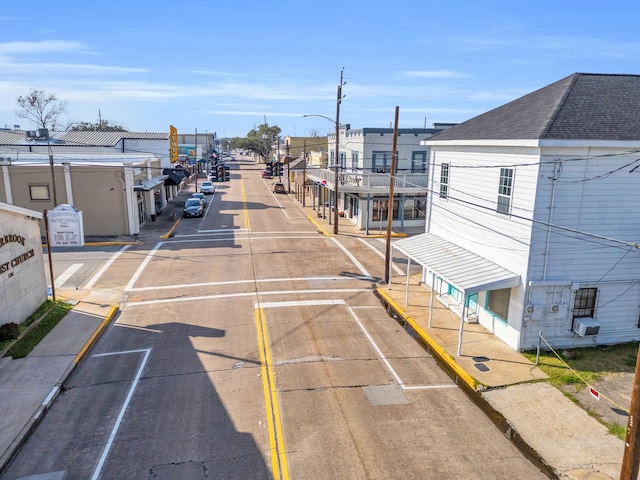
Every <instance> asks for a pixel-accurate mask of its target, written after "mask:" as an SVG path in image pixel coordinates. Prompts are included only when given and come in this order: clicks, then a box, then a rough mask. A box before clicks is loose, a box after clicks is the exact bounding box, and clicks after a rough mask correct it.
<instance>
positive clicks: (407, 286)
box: [391, 246, 411, 306]
mask: <svg viewBox="0 0 640 480" xmlns="http://www.w3.org/2000/svg"><path fill="white" fill-rule="evenodd" d="M391 248H392V250H391V251H393V246H392V247H391ZM410 271H411V257H407V285H406V288H405V291H404V304H405V305H407V306H409V272H410Z"/></svg>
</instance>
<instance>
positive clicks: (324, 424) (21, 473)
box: [3, 161, 546, 480]
mask: <svg viewBox="0 0 640 480" xmlns="http://www.w3.org/2000/svg"><path fill="white" fill-rule="evenodd" d="M231 168H232V170H231V181H230V182H229V183H223V184H218V185H217V192H216V194H215V195H214V196H213V197H212V198H211V197H210V198H208V202H207V203H208V204H207V210H206V214H205V216H204V217H203V218H202V219H195V218H194V219H183V220H182V221H181V223H180V225H179V228H178V229H177V231H176V232H175V233H176V234H175V236H174V237H172V238H171V239H167V240H163V241H160V242H157V243H154V244H149V245H136V246H132V247H131V248H128V249H125V250H122V251H120V250H118V251H117V252H116V251H115V250H111V251H109V252H108V253H109V254H110V255H112V256H113V257H115V259H114V260H113V261H112V262H111V263H109V265H108V267H107V268H106V269H104V271H103V272H102V273H101V274H100V275H96V274H94V275H91V272H85V273H84V274H83V276H82V278H83V280H82V281H78V282H77V283H79V285H78V288H80V289H87V290H89V291H88V292H87V296H88V298H95V299H96V301H99V300H98V299H102V298H113V297H114V295H115V294H117V295H119V301H120V302H121V313H120V314H119V316H118V318H117V320H116V321H115V323H114V324H112V325H111V326H110V327H109V328H108V330H107V331H106V332H105V334H104V335H103V336H102V337H101V339H100V340H99V341H98V342H97V344H96V345H95V346H94V348H93V349H92V351H91V353H90V355H89V356H88V357H87V358H86V359H85V360H84V361H83V362H82V363H81V365H80V366H79V368H78V369H77V370H76V372H75V374H74V376H73V378H72V381H71V382H70V383H69V384H68V385H67V389H66V390H65V391H64V392H63V393H62V394H61V395H60V396H59V397H58V399H57V401H56V403H55V404H54V405H53V407H52V408H51V410H50V412H49V413H48V414H47V416H46V417H45V419H44V420H43V422H42V423H41V424H40V425H39V427H38V429H37V430H36V432H35V433H34V435H32V437H31V438H30V440H29V441H28V442H27V444H26V445H25V446H24V448H23V449H22V450H21V452H20V454H19V455H18V457H17V458H16V460H15V461H14V462H13V464H12V465H11V467H10V469H9V470H8V471H7V472H6V474H5V476H4V477H3V478H6V479H17V478H21V477H26V476H28V475H36V474H48V475H49V476H48V477H46V478H47V479H54V478H59V479H62V478H65V479H66V478H70V479H89V478H96V479H97V478H102V479H160V480H162V479H205V478H216V479H271V478H276V479H288V478H291V479H294V478H296V479H336V478H340V479H342V478H344V479H389V478H403V479H414V478H415V479H431V478H433V479H443V478H455V479H513V478H527V479H536V478H546V477H545V476H544V475H543V474H542V473H541V472H540V471H539V470H538V469H537V468H535V467H534V466H533V465H532V464H531V463H529V461H527V459H525V458H524V457H523V456H522V454H521V453H520V452H519V451H518V450H517V449H516V448H515V447H514V446H513V445H512V444H511V443H510V442H509V441H508V439H506V438H505V437H504V436H503V435H502V434H501V433H500V432H499V431H498V429H497V428H496V427H495V426H494V425H493V424H492V423H491V421H490V420H489V419H488V418H487V417H485V415H484V414H483V413H482V412H481V411H480V410H479V409H478V408H477V407H476V406H475V405H474V404H473V403H472V402H471V401H470V400H469V398H468V397H467V396H466V395H465V393H464V392H463V391H462V390H461V389H460V388H458V387H457V386H456V385H455V384H454V383H453V382H452V380H451V379H450V378H449V376H448V375H447V374H446V373H445V372H443V371H442V370H441V369H440V368H439V367H438V365H437V364H436V362H435V360H434V359H433V358H432V357H431V356H430V355H429V354H428V353H427V352H426V351H425V350H424V349H423V348H422V347H420V345H418V343H416V342H415V341H414V340H413V339H412V338H411V337H410V336H409V335H408V334H407V333H406V332H405V331H404V330H403V329H402V328H401V327H400V325H399V324H397V323H396V322H395V321H393V320H392V319H391V318H389V317H388V316H387V314H386V312H385V311H384V309H383V308H382V307H381V306H380V303H379V302H378V301H377V300H376V298H375V297H374V295H373V293H372V291H371V284H372V282H373V281H375V280H377V279H379V278H381V277H382V276H383V261H382V260H381V258H380V251H381V250H382V249H384V245H383V244H382V243H381V242H379V241H377V240H375V239H360V238H355V237H340V236H339V237H337V238H334V237H327V236H323V235H320V234H319V233H317V232H316V230H315V229H314V228H313V227H312V226H311V224H310V222H309V221H308V219H307V218H306V217H305V216H304V215H303V213H302V211H301V209H300V208H299V207H298V205H297V203H296V201H295V199H294V198H293V195H292V196H288V195H274V194H273V193H272V192H271V182H272V181H273V180H267V181H265V180H262V179H261V178H260V176H259V172H260V168H259V167H258V166H257V165H254V164H253V163H252V162H249V161H235V162H232V164H231ZM105 253H106V251H105ZM113 257H111V258H113ZM100 259H101V260H102V261H103V262H106V261H107V260H106V259H104V257H100ZM102 265H105V263H102V264H101V266H102ZM94 267H95V272H98V271H99V270H100V268H101V267H100V268H99V267H98V264H97V263H95V264H94ZM68 268H69V267H68V266H67V267H66V268H62V267H61V268H58V269H56V268H54V271H56V270H58V272H60V271H62V272H65V271H67V269H68ZM72 276H73V275H70V276H69V278H68V279H67V280H66V282H71V284H73V282H74V280H71V277H72ZM83 282H84V283H83ZM87 283H90V288H87V287H86V285H87Z"/></svg>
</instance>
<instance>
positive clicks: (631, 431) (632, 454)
mask: <svg viewBox="0 0 640 480" xmlns="http://www.w3.org/2000/svg"><path fill="white" fill-rule="evenodd" d="M638 420H640V348H639V349H638V356H637V358H636V372H635V375H634V378H633V389H632V390H631V405H630V407H629V418H628V420H627V435H626V437H625V439H624V451H623V456H622V468H621V469H620V480H636V479H637V478H638V465H639V463H640V452H639V448H640V441H639V439H638V434H639V433H640V429H638Z"/></svg>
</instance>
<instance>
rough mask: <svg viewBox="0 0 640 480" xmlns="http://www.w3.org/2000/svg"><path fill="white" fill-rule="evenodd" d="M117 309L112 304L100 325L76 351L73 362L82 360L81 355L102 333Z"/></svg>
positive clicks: (82, 355)
mask: <svg viewBox="0 0 640 480" xmlns="http://www.w3.org/2000/svg"><path fill="white" fill-rule="evenodd" d="M117 311H118V307H116V306H115V305H112V306H111V308H110V309H109V313H107V315H106V316H105V317H104V319H103V320H102V322H100V325H98V328H97V329H96V331H95V332H93V334H92V335H91V336H90V337H89V340H87V341H86V343H85V344H84V346H83V347H82V349H81V350H80V351H79V352H78V354H77V355H76V356H75V358H74V359H73V363H74V364H77V363H78V362H79V361H80V360H82V357H84V355H85V353H87V350H89V349H90V348H91V345H93V344H94V342H95V341H96V339H97V338H98V337H99V336H100V334H102V332H103V331H104V329H105V328H106V327H107V325H109V322H110V321H111V320H112V319H113V317H114V316H115V314H116V312H117Z"/></svg>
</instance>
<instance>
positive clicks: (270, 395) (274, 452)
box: [256, 308, 289, 480]
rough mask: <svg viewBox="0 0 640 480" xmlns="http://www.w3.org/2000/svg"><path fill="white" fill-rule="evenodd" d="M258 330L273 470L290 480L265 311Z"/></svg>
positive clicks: (259, 311) (260, 312) (259, 317)
mask: <svg viewBox="0 0 640 480" xmlns="http://www.w3.org/2000/svg"><path fill="white" fill-rule="evenodd" d="M256 330H257V331H258V346H259V349H260V364H261V369H262V388H263V392H264V400H265V409H266V412H267V426H268V430H269V447H270V451H271V468H272V469H273V478H274V479H281V480H288V479H289V469H288V467H287V457H286V452H285V448H284V434H283V432H282V421H281V418H280V408H279V406H278V395H277V392H276V382H275V378H274V376H273V363H272V361H271V352H270V351H269V336H268V334H267V325H266V322H265V319H264V309H263V308H256Z"/></svg>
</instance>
